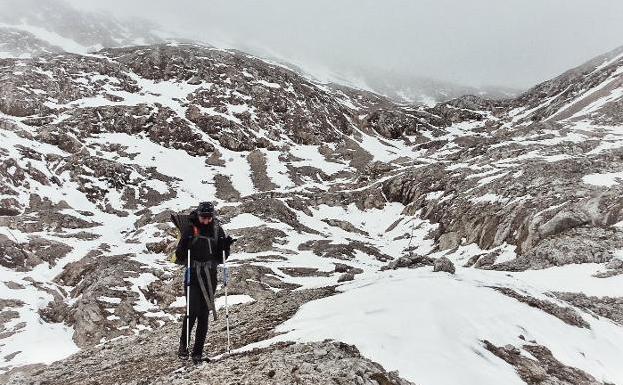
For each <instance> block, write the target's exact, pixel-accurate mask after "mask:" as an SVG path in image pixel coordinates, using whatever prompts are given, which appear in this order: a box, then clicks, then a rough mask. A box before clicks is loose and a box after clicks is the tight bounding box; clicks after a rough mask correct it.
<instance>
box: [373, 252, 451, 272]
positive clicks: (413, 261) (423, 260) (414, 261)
mask: <svg viewBox="0 0 623 385" xmlns="http://www.w3.org/2000/svg"><path fill="white" fill-rule="evenodd" d="M434 262H435V260H434V259H433V258H430V257H426V256H423V255H407V256H402V257H400V258H397V259H395V260H393V261H391V262H390V263H388V264H387V266H384V267H382V268H381V270H389V269H391V270H396V269H400V268H404V267H407V268H409V269H414V268H418V267H424V266H433V265H434ZM448 262H450V265H452V262H451V261H449V260H448ZM441 265H442V263H439V266H440V267H442V266H441ZM450 265H446V266H445V267H446V268H448V269H449V270H452V269H453V268H454V266H452V268H450V267H449V266H450ZM453 271H454V270H453Z"/></svg>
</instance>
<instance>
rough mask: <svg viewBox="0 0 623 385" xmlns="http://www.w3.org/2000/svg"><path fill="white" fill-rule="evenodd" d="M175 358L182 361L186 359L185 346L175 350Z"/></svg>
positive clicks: (186, 350)
mask: <svg viewBox="0 0 623 385" xmlns="http://www.w3.org/2000/svg"><path fill="white" fill-rule="evenodd" d="M177 356H178V357H179V358H181V359H182V360H185V359H188V349H186V346H180V347H179V349H177Z"/></svg>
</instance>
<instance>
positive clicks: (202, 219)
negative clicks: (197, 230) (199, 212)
mask: <svg viewBox="0 0 623 385" xmlns="http://www.w3.org/2000/svg"><path fill="white" fill-rule="evenodd" d="M199 222H200V223H201V224H203V225H207V224H208V223H210V222H212V217H199Z"/></svg>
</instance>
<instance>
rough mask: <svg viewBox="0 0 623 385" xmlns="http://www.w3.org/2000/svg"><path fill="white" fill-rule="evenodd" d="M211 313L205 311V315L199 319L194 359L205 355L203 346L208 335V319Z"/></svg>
mask: <svg viewBox="0 0 623 385" xmlns="http://www.w3.org/2000/svg"><path fill="white" fill-rule="evenodd" d="M209 314H210V312H209V311H208V309H207V308H206V309H205V313H203V314H201V315H199V316H198V317H197V333H196V334H195V345H194V346H193V353H192V355H193V357H195V356H201V355H203V345H204V344H205V342H206V336H207V334H208V319H209Z"/></svg>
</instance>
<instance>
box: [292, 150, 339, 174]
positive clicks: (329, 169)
mask: <svg viewBox="0 0 623 385" xmlns="http://www.w3.org/2000/svg"><path fill="white" fill-rule="evenodd" d="M318 147H319V146H314V145H297V146H296V147H292V148H290V150H289V151H290V153H291V154H292V155H294V156H295V157H297V158H301V159H302V160H300V161H293V162H291V164H292V165H293V166H297V167H304V166H312V167H316V168H319V169H321V170H322V171H324V172H325V173H326V174H328V175H333V174H335V173H337V172H340V171H342V170H344V169H345V168H348V165H345V164H343V163H336V162H330V161H328V160H327V159H326V158H325V157H324V156H323V155H322V154H321V153H320V152H318Z"/></svg>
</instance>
